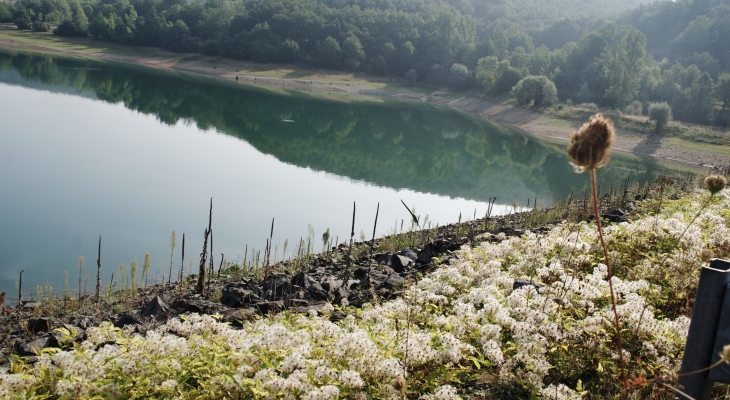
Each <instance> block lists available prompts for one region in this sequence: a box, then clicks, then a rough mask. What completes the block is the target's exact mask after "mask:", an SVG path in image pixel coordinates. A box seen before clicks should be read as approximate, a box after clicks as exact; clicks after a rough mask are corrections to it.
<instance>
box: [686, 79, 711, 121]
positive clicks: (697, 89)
mask: <svg viewBox="0 0 730 400" xmlns="http://www.w3.org/2000/svg"><path fill="white" fill-rule="evenodd" d="M712 89H713V85H712V78H710V75H709V74H708V73H707V72H705V73H703V74H702V75H700V76H699V77H697V79H695V80H694V82H692V86H691V87H690V91H689V93H690V102H689V104H688V105H689V113H690V115H689V119H690V120H691V121H692V122H697V123H701V124H706V123H708V117H709V116H710V113H711V112H712V109H713V108H715V93H714V92H713V90H712Z"/></svg>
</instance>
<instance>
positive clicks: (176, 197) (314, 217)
mask: <svg viewBox="0 0 730 400" xmlns="http://www.w3.org/2000/svg"><path fill="white" fill-rule="evenodd" d="M0 92H1V93H2V96H0V109H2V110H3V119H2V122H0V123H1V124H2V132H3V133H2V134H0V135H1V136H2V146H0V187H2V189H1V190H0V204H2V212H1V213H0V290H6V291H9V292H12V291H14V290H15V289H14V282H15V281H17V279H18V273H19V271H20V270H21V269H25V274H24V287H25V288H26V290H25V292H26V293H29V292H32V291H33V290H34V288H35V285H37V284H41V285H43V284H50V285H53V287H54V291H55V292H56V293H59V292H61V291H62V290H63V276H64V271H69V276H70V278H69V280H70V282H78V276H77V274H78V269H77V266H76V263H77V259H78V257H79V256H80V255H83V256H84V257H85V259H86V264H85V267H84V271H93V270H95V266H96V245H97V238H98V236H97V235H98V234H101V235H102V236H103V241H102V268H103V270H104V271H105V272H106V273H105V274H104V276H105V278H104V284H106V283H107V282H108V279H109V277H110V275H111V273H112V272H114V271H116V270H117V269H118V267H119V263H124V264H125V266H126V267H127V268H128V266H129V262H130V260H132V259H136V260H137V261H138V262H140V263H141V262H142V260H143V259H144V255H145V253H147V252H150V253H151V258H152V267H151V272H150V276H151V277H153V276H162V275H163V274H165V275H167V273H168V270H169V262H170V258H169V257H170V249H169V247H168V244H167V243H168V240H169V235H170V231H171V230H172V229H175V230H176V231H177V232H178V247H177V248H176V250H175V258H174V259H175V260H174V266H175V267H174V268H179V267H180V244H181V242H182V233H183V232H185V234H186V249H185V256H186V267H185V268H186V270H187V268H188V267H187V265H188V263H189V260H190V259H192V258H194V257H197V256H199V254H200V251H201V247H202V238H203V230H204V228H205V227H206V226H207V212H208V201H209V199H210V197H213V198H214V200H213V202H214V206H213V233H214V245H215V247H214V251H215V260H216V264H217V263H218V262H219V261H220V253H224V254H225V256H226V258H227V259H228V260H234V259H236V258H238V257H242V256H243V254H244V249H245V246H246V245H247V244H248V245H250V246H251V245H252V246H256V248H257V249H260V248H263V246H264V244H265V241H266V238H267V237H268V234H269V229H270V225H271V218H272V217H275V218H276V224H275V229H274V244H275V245H276V244H277V243H279V249H280V250H279V254H281V249H282V248H283V244H284V241H285V240H286V239H289V250H290V251H292V249H293V248H294V247H295V246H294V243H295V242H296V241H298V240H299V238H300V237H306V235H307V225H308V224H311V225H312V227H313V228H314V231H315V235H316V236H315V248H316V249H317V250H319V249H320V247H321V240H320V239H319V238H320V237H321V234H322V233H323V232H324V230H325V229H326V228H330V231H331V232H332V235H333V236H339V241H340V242H343V241H345V240H346V236H348V235H349V231H350V224H351V216H352V202H353V201H356V202H357V211H358V212H357V219H356V225H355V226H356V228H355V231H356V238H359V236H360V234H359V232H361V231H362V232H363V233H364V234H365V235H366V237H367V238H368V239H369V238H370V236H371V234H372V227H373V219H374V217H375V209H376V205H377V203H378V202H380V218H379V221H378V234H379V235H382V234H386V233H389V232H391V231H392V230H393V227H394V225H396V223H397V224H398V226H400V220H401V219H404V220H405V221H406V224H405V226H408V218H409V216H408V213H407V212H406V210H405V209H404V207H403V206H402V205H401V204H400V200H401V199H403V200H404V201H405V202H406V204H408V205H409V206H415V207H416V211H417V214H420V215H422V216H424V215H426V214H428V215H429V219H430V220H431V221H433V222H434V223H440V224H445V223H448V222H454V221H456V219H457V218H458V215H459V213H462V214H463V215H464V216H469V217H471V216H472V215H473V213H474V210H475V209H476V212H477V216H481V215H483V214H484V212H485V211H486V204H485V203H481V202H476V201H468V200H464V199H450V198H447V197H443V196H437V195H431V194H421V193H416V192H413V191H410V190H394V189H388V188H383V187H378V186H373V185H370V184H366V183H363V182H355V181H352V180H350V179H347V178H342V177H339V176H336V175H331V174H327V173H323V172H315V171H312V170H310V169H306V168H299V167H295V166H292V165H289V164H285V163H281V162H279V161H277V160H276V159H275V158H274V157H273V156H269V155H264V154H262V153H260V152H258V151H257V150H255V149H254V148H253V147H252V146H251V145H249V144H248V143H246V142H245V141H242V140H239V139H236V138H234V137H231V136H226V135H222V134H218V133H216V132H214V131H205V132H203V131H200V130H199V129H198V128H196V127H194V126H191V124H189V123H183V122H181V123H178V124H176V125H174V126H166V125H163V124H161V123H159V122H158V121H157V120H156V118H155V117H154V116H151V115H145V114H141V113H138V112H134V111H130V110H128V109H126V108H125V107H124V106H123V105H122V104H117V105H113V104H109V103H105V102H100V101H94V100H90V99H87V98H81V97H76V96H71V95H64V94H54V93H49V92H45V91H38V90H31V89H26V88H22V87H17V86H10V85H5V84H0ZM285 125H286V124H285ZM499 211H501V209H500V207H496V209H495V212H499ZM396 221H397V222H396ZM249 252H250V247H249ZM249 254H250V253H249ZM279 257H281V256H279ZM216 267H217V265H216ZM94 279H95V276H94V273H93V272H92V275H91V277H90V278H89V281H90V282H89V286H88V291H93V290H94V289H93V288H94V287H95V282H94ZM71 286H72V288H73V289H75V287H76V284H74V283H71ZM10 297H11V298H14V297H15V296H10Z"/></svg>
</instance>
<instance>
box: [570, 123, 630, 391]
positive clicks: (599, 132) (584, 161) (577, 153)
mask: <svg viewBox="0 0 730 400" xmlns="http://www.w3.org/2000/svg"><path fill="white" fill-rule="evenodd" d="M613 140H614V126H613V122H611V120H610V119H608V118H606V117H604V116H603V115H602V114H595V115H593V116H592V117H591V118H590V119H589V120H588V122H587V123H585V124H583V126H582V127H581V128H580V129H579V130H577V131H575V132H573V134H572V135H571V136H570V142H569V143H568V150H567V153H568V159H569V160H570V162H571V163H572V164H573V166H574V167H575V169H576V171H577V172H583V171H589V173H590V177H591V194H592V197H593V214H594V215H595V217H596V227H597V229H598V238H599V239H600V242H601V248H602V249H603V257H604V260H605V263H606V270H607V277H606V279H607V280H608V288H609V291H610V292H611V308H612V310H613V317H614V318H613V323H614V328H615V329H616V342H617V345H618V360H619V368H620V371H621V385H622V386H623V387H626V365H625V362H624V356H623V341H622V338H621V327H620V324H619V316H618V310H616V295H615V294H614V290H613V282H612V277H613V272H612V270H611V262H610V260H609V257H608V249H607V247H606V242H605V241H604V240H603V229H602V228H601V213H600V208H599V206H598V189H597V183H596V170H597V169H598V168H601V167H603V166H605V165H606V164H608V161H609V159H610V155H611V146H612V145H613ZM626 395H627V393H626V391H624V398H625V397H626Z"/></svg>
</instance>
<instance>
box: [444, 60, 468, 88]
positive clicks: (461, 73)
mask: <svg viewBox="0 0 730 400" xmlns="http://www.w3.org/2000/svg"><path fill="white" fill-rule="evenodd" d="M446 81H447V82H448V83H449V85H451V86H453V87H455V88H457V89H463V88H465V87H466V86H467V85H469V82H470V81H471V75H470V74H469V69H468V68H467V67H466V65H464V64H454V65H452V66H451V69H450V70H449V77H448V78H447V79H446Z"/></svg>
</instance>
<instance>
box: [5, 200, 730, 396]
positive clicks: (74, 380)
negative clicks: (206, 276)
mask: <svg viewBox="0 0 730 400" xmlns="http://www.w3.org/2000/svg"><path fill="white" fill-rule="evenodd" d="M706 200H707V194H706V193H699V192H698V193H694V194H691V195H687V196H685V197H683V198H681V199H679V200H672V201H666V200H665V201H664V204H663V206H662V207H663V209H662V211H661V214H660V215H654V214H653V213H652V212H651V211H652V210H653V208H652V207H650V206H651V205H653V204H655V203H653V202H647V203H645V204H644V205H643V206H641V207H640V211H644V212H646V214H645V215H644V216H639V217H637V219H636V220H634V221H633V222H630V223H623V224H619V225H612V226H609V227H607V229H606V238H607V241H608V246H609V249H610V251H611V257H612V259H613V260H614V263H615V265H616V271H618V273H617V276H614V278H613V279H614V281H613V283H614V288H615V290H616V291H617V297H618V307H617V308H618V311H619V315H620V317H621V324H622V331H623V335H624V344H625V345H624V351H625V355H624V357H625V359H626V360H629V362H628V363H629V366H628V368H629V371H628V372H629V374H630V376H633V377H643V378H647V379H649V378H661V379H666V380H667V381H668V382H671V381H672V380H673V379H674V378H673V377H676V371H677V369H678V366H679V364H680V362H681V356H682V352H683V349H684V341H685V336H686V333H687V329H688V326H689V319H688V318H687V317H686V316H685V315H686V311H687V310H689V309H691V299H692V297H693V295H692V292H693V290H694V289H693V287H696V279H697V276H698V272H699V268H700V267H701V265H702V261H701V259H700V258H701V257H702V256H703V255H705V256H706V255H707V254H708V253H707V252H708V251H712V252H714V254H715V255H718V256H721V255H727V254H728V249H730V242H728V238H730V234H729V233H730V232H728V218H730V213H729V212H728V210H729V209H730V208H729V207H728V206H729V205H730V200H729V199H728V196H727V194H726V193H720V194H719V195H717V196H715V197H714V198H713V199H712V200H711V201H710V203H709V205H708V206H707V207H705V208H702V205H703V204H704V203H705V201H706ZM700 210H701V213H700V215H699V217H698V218H697V219H696V220H695V221H694V223H693V224H692V225H691V226H689V228H687V226H688V224H689V223H690V222H691V221H692V219H693V217H694V216H695V214H697V213H698V211H700ZM685 230H686V231H685ZM492 239H493V240H489V241H486V240H485V242H484V243H482V244H480V245H479V246H476V247H475V248H469V247H464V248H462V250H461V251H460V252H459V258H458V260H456V261H455V262H452V263H451V264H449V265H445V266H442V267H440V268H439V269H437V270H436V271H435V272H433V273H431V274H429V275H427V276H425V277H423V278H422V279H420V280H419V281H417V282H413V283H412V285H411V286H410V287H409V289H408V290H407V291H406V293H405V294H404V296H403V297H402V298H401V299H398V300H395V301H390V302H386V303H382V304H377V305H366V306H365V307H364V308H363V309H361V310H360V309H352V308H348V310H347V311H348V312H349V313H350V314H349V315H348V317H347V318H345V319H344V320H342V321H340V322H338V323H332V322H330V321H329V313H331V312H332V311H334V307H332V306H328V307H325V309H323V310H321V311H320V312H319V313H318V312H316V311H312V312H310V313H309V314H300V315H292V314H289V313H282V314H280V315H276V316H271V317H267V318H263V319H260V320H258V321H255V322H251V323H245V324H244V326H243V328H242V329H235V328H232V327H230V326H229V325H226V324H223V323H219V322H217V321H216V319H215V318H214V317H215V316H203V315H188V316H186V317H185V318H182V319H173V320H170V321H168V322H167V323H166V324H164V325H161V326H159V327H157V328H155V329H154V330H151V331H148V332H146V333H145V334H144V335H141V334H137V333H134V334H133V333H129V332H125V331H123V330H119V329H116V328H113V327H111V326H110V325H102V326H100V327H98V328H93V329H89V330H88V335H89V339H88V340H86V341H84V342H83V343H80V344H76V345H75V346H73V347H69V348H68V349H67V350H64V351H46V352H44V353H43V354H41V355H40V356H39V357H38V361H37V363H36V364H35V365H32V366H31V365H26V364H24V363H22V362H17V361H16V362H15V363H14V364H13V366H12V370H11V371H10V373H2V372H0V398H5V397H9V398H31V397H34V396H39V397H45V396H49V397H52V398H59V397H64V396H66V398H89V397H97V398H107V397H111V398H114V397H119V398H147V397H156V398H203V399H206V398H211V399H213V398H303V399H336V398H355V399H366V398H402V397H403V394H406V395H407V396H408V397H409V398H419V397H420V398H424V399H451V398H456V397H457V396H458V395H460V394H461V395H463V394H467V393H469V392H470V391H474V390H477V389H479V390H482V393H481V394H482V395H483V396H486V397H487V398H490V396H491V397H492V398H529V397H538V398H546V399H573V398H581V397H582V396H585V395H586V394H588V393H590V394H591V395H592V396H594V397H599V398H606V397H613V396H616V395H617V394H618V393H620V390H621V387H620V384H619V383H618V370H617V368H618V367H617V364H618V362H617V354H616V345H615V343H614V330H613V325H612V322H611V321H612V319H611V318H613V316H612V312H611V309H610V307H611V306H610V302H609V291H608V290H609V289H608V282H607V281H606V280H605V278H606V266H605V265H603V264H601V261H602V256H601V254H602V253H601V249H600V248H599V247H598V244H597V233H596V229H595V226H594V225H592V224H590V223H585V222H584V223H579V224H568V223H565V224H561V225H558V226H557V227H555V228H553V229H551V230H550V231H549V232H547V233H544V234H534V233H529V232H528V233H526V234H525V235H523V236H522V237H519V238H510V239H507V238H504V237H501V238H492ZM657 271H658V272H657ZM516 278H524V279H526V280H532V281H533V282H535V284H526V285H524V286H522V287H521V288H518V289H516V290H513V284H514V283H515V279H516ZM679 293H682V294H683V297H682V298H681V299H682V300H681V301H680V302H678V301H677V300H676V296H677V295H678V294H679ZM637 390H638V393H635V394H636V396H637V397H638V398H672V395H671V393H669V392H667V391H666V390H665V389H662V388H661V387H659V386H652V385H645V386H643V387H641V388H639V389H637Z"/></svg>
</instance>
